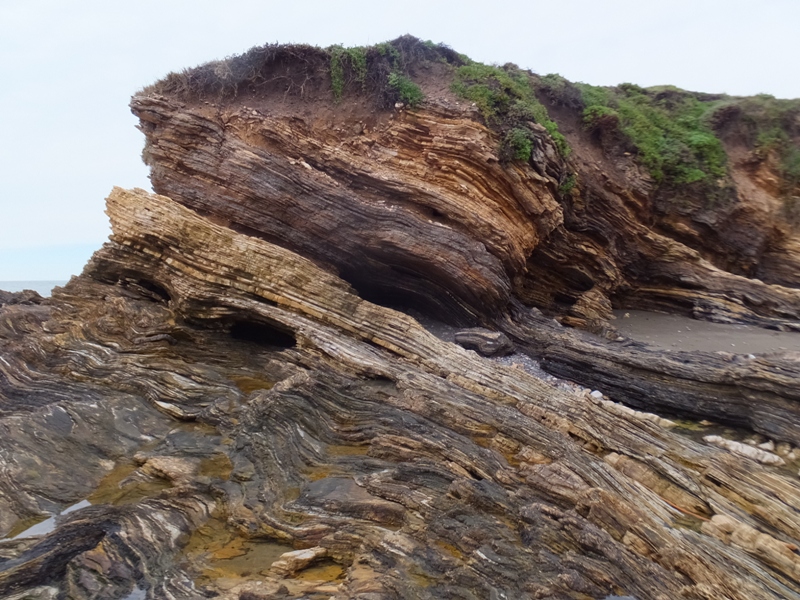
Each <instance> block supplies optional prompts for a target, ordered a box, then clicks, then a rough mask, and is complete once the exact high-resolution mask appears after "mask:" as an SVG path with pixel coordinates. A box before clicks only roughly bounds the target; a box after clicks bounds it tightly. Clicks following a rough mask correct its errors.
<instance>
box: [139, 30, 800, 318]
mask: <svg viewBox="0 0 800 600" xmlns="http://www.w3.org/2000/svg"><path fill="white" fill-rule="evenodd" d="M415 44H416V45H415ZM396 45H397V47H398V48H399V51H400V52H402V54H403V56H404V57H407V58H405V59H404V60H405V64H406V69H408V70H409V72H410V73H411V75H412V76H414V77H416V78H417V79H418V80H419V81H420V86H421V88H422V91H423V92H425V93H426V101H425V103H424V104H423V105H422V106H420V107H418V108H416V109H414V110H407V109H406V108H399V109H398V108H394V107H392V108H382V106H383V105H381V104H380V103H379V102H378V101H377V100H376V99H374V98H373V97H372V96H371V95H369V94H367V93H364V94H361V93H360V92H358V91H355V92H353V93H352V94H351V95H350V96H348V97H347V100H346V101H343V102H342V103H341V104H338V105H337V104H336V103H335V102H334V101H333V100H332V98H331V89H330V86H329V85H328V84H327V82H328V76H327V75H325V74H324V70H323V69H324V68H325V65H326V64H327V63H325V62H324V61H325V60H327V59H328V57H327V54H325V53H324V52H323V51H320V50H312V49H308V48H302V47H301V48H295V47H283V48H277V49H275V48H273V49H271V50H269V51H266V50H265V51H264V55H263V56H262V55H259V54H258V52H254V53H251V54H249V55H246V56H245V57H242V58H241V59H240V60H241V62H244V63H246V64H247V66H248V69H249V71H248V73H250V75H249V79H241V80H235V82H234V83H228V84H227V85H228V86H229V88H230V89H228V91H227V95H226V92H225V91H224V89H227V88H224V89H220V88H219V86H223V85H224V84H225V80H221V79H219V76H217V75H212V74H209V73H208V72H207V71H208V69H206V71H203V70H202V68H201V69H200V70H198V71H196V72H194V74H192V73H190V74H188V75H184V77H185V78H186V82H184V84H183V85H182V86H179V85H178V84H177V83H176V82H175V81H172V80H169V79H168V80H166V81H165V82H163V83H161V84H156V86H154V87H151V88H149V89H147V90H144V91H143V92H141V93H139V94H137V95H136V96H134V98H133V100H132V102H131V108H132V110H133V112H134V114H135V115H137V116H138V117H139V119H140V122H141V129H142V131H143V132H144V134H145V136H146V140H147V141H146V148H145V152H144V156H145V160H146V161H147V163H148V164H149V165H150V166H151V180H152V182H153V187H154V189H155V190H156V191H157V192H158V193H161V194H163V195H166V196H169V197H171V198H173V199H175V200H177V201H178V202H180V203H182V204H184V205H186V206H189V207H190V208H193V209H194V210H197V211H198V212H200V213H201V214H208V215H213V216H214V218H216V219H219V222H221V223H224V224H226V225H227V226H229V227H232V228H234V229H235V230H238V231H242V232H246V233H248V234H250V235H255V236H258V237H261V238H262V239H266V240H269V241H273V242H275V243H278V244H280V245H282V246H284V247H286V248H289V249H291V250H293V251H295V252H297V253H299V254H301V255H303V256H307V257H309V258H311V259H312V260H315V261H317V262H318V263H319V264H322V265H327V266H328V267H330V268H333V269H335V270H336V271H337V272H338V274H339V275H340V276H341V277H342V278H343V279H345V280H346V281H348V282H350V283H351V284H352V285H353V286H354V287H355V288H356V289H357V290H358V291H359V293H360V294H361V295H362V296H364V297H365V298H369V299H371V300H375V301H377V302H381V303H384V304H386V303H389V304H392V305H400V304H411V305H415V306H421V307H425V309H426V310H427V311H428V312H432V313H434V314H437V315H438V316H439V317H440V318H442V319H444V320H449V321H452V322H455V323H459V324H477V323H483V324H486V321H487V320H489V319H491V318H493V317H494V316H496V315H497V314H500V313H502V312H503V311H504V310H505V308H506V307H507V304H508V302H509V300H510V298H515V299H519V300H521V301H522V302H524V303H525V304H527V305H530V306H536V307H538V308H540V309H542V310H544V311H545V312H547V313H549V314H553V315H556V316H558V317H559V318H560V319H561V320H562V321H564V322H566V323H568V324H571V325H578V326H591V327H595V328H602V326H603V323H604V322H605V321H606V320H607V319H608V318H609V317H610V310H611V306H612V301H613V302H614V303H616V304H618V305H619V306H620V307H628V306H636V307H638V308H654V309H668V310H672V311H680V312H682V313H686V314H689V315H691V316H695V317H697V318H713V319H715V320H722V321H740V322H742V321H746V322H752V323H758V324H761V325H771V326H774V327H778V326H790V325H791V323H792V322H796V321H797V320H798V319H799V318H800V292H798V291H797V290H796V289H787V288H785V287H781V286H777V285H768V284H765V283H762V282H761V281H759V280H755V279H748V278H746V277H743V276H742V275H743V274H746V273H747V272H748V270H749V271H758V269H759V268H761V267H758V264H760V263H758V262H757V259H756V258H753V257H751V258H750V259H749V260H750V263H751V265H750V267H749V268H748V269H745V268H744V267H741V268H738V267H737V268H733V267H730V270H725V267H727V266H728V265H727V264H723V263H725V262H726V260H725V258H724V256H726V255H725V252H724V251H723V250H719V251H717V252H716V253H715V252H713V251H712V250H711V249H710V245H712V244H713V243H714V242H713V240H716V239H717V238H718V236H715V237H712V236H711V235H710V234H707V232H706V230H707V229H709V228H710V229H712V230H714V229H716V226H717V225H719V227H720V228H721V229H723V230H724V231H728V232H731V233H730V236H731V237H732V238H734V237H735V235H734V233H735V232H740V231H743V230H745V229H746V228H747V227H750V226H751V225H752V223H751V221H752V219H750V218H749V217H748V215H752V213H753V212H754V211H755V210H756V207H757V206H759V203H760V204H764V203H765V202H766V200H765V199H764V195H765V194H766V192H764V190H763V188H759V187H758V186H757V185H756V183H754V180H753V176H752V175H751V174H749V173H750V171H747V170H746V169H745V168H744V167H742V166H741V165H738V163H737V164H736V165H734V166H738V168H732V169H731V173H732V174H733V175H732V178H733V180H734V183H735V182H738V184H739V189H738V191H736V192H735V193H736V194H738V196H736V197H737V198H738V200H737V201H736V202H734V204H733V206H730V205H725V206H718V207H717V208H716V209H715V210H716V212H715V211H714V209H709V208H707V207H706V208H704V209H703V210H700V209H699V208H698V209H696V210H694V212H693V211H692V209H691V198H689V199H687V200H686V201H685V202H684V204H686V203H689V204H688V205H687V207H686V209H685V210H683V211H682V212H685V213H688V215H689V217H692V215H693V217H694V218H695V220H696V221H697V222H705V223H707V224H708V225H705V226H704V227H705V228H704V229H699V227H700V226H699V225H696V227H695V228H694V229H692V228H691V227H690V226H689V225H688V224H687V223H695V221H693V220H692V218H687V217H685V216H684V217H682V216H681V215H680V214H678V213H679V212H681V211H678V213H676V207H678V206H681V202H683V200H682V198H683V196H681V198H679V199H677V200H675V201H674V202H673V203H672V205H670V206H668V207H666V208H664V207H663V206H662V205H664V204H665V203H664V201H663V199H662V198H661V196H663V195H664V193H666V192H664V191H663V190H661V189H659V190H655V186H654V181H653V180H652V178H650V177H649V176H648V175H647V173H646V172H644V171H643V169H640V168H637V166H636V164H635V163H634V161H633V158H632V157H630V156H627V157H626V156H624V155H623V150H624V148H625V146H623V145H620V144H617V145H616V146H614V145H613V144H611V143H610V142H608V141H604V140H602V139H601V140H600V141H599V142H598V141H596V140H595V139H594V138H593V137H592V135H593V134H592V133H591V132H587V131H585V130H583V129H582V128H581V126H580V117H579V115H574V114H572V113H571V112H569V111H568V110H567V109H562V110H561V111H560V112H554V115H555V118H556V119H557V120H559V121H560V122H561V124H562V128H563V130H564V132H565V134H566V136H567V140H568V141H569V143H570V144H571V146H572V147H573V148H574V151H573V153H572V155H571V156H570V158H569V162H568V163H565V162H564V160H563V159H562V158H561V157H560V156H559V153H558V150H557V148H556V145H555V144H554V142H553V140H552V139H551V137H550V135H549V134H548V132H547V130H546V129H545V128H544V127H541V126H538V125H536V124H533V125H534V126H532V127H531V128H530V129H529V130H528V131H527V135H528V136H529V138H530V144H531V145H532V147H533V149H534V150H533V151H532V153H531V158H530V159H529V160H528V161H527V162H524V161H510V162H509V161H504V160H502V157H501V156H500V154H501V153H500V151H499V149H500V148H501V144H500V141H501V140H500V139H498V138H499V136H498V133H497V132H496V131H495V129H493V128H492V127H491V126H490V125H491V123H486V120H485V119H484V118H483V117H482V115H481V113H480V111H479V110H478V108H476V107H475V103H471V104H470V103H469V102H465V101H463V100H459V98H458V97H456V96H455V95H454V94H453V92H452V91H450V90H449V89H448V84H449V82H451V81H452V80H453V73H452V72H453V69H455V67H456V66H457V65H458V64H460V63H459V60H461V59H453V58H452V57H451V56H450V55H448V54H445V55H437V54H435V53H434V55H433V56H431V57H429V58H427V59H426V58H425V55H424V54H423V56H422V57H418V58H415V56H416V55H415V54H414V52H415V51H416V52H421V51H422V50H420V44H419V42H417V41H415V40H408V39H401V40H398V42H397V43H396ZM427 52H433V50H430V49H427ZM448 59H449V60H450V61H451V63H452V64H450V63H448V62H447V60H448ZM365 60H366V61H367V65H368V68H370V69H371V70H370V71H369V72H370V73H371V72H372V69H373V68H374V69H378V67H379V66H380V64H381V63H380V60H381V56H380V55H379V53H378V52H377V51H373V52H372V54H370V53H367V54H366V55H365ZM442 61H444V63H443V62H442ZM237 64H238V63H237ZM235 66H236V64H233V65H232V66H231V68H234V67H235ZM240 68H241V66H240ZM217 71H219V69H217ZM217 71H213V73H216V72H217ZM320 71H322V74H321V73H320ZM201 76H206V77H212V79H213V78H214V77H216V78H217V79H216V80H215V81H217V84H218V85H217V86H215V85H212V84H210V83H206V84H204V85H203V86H200V84H195V85H196V86H200V87H195V88H192V87H191V85H192V81H193V78H194V79H201ZM175 77H177V76H175ZM279 77H280V78H282V79H281V81H282V82H283V83H282V84H280V85H278V84H274V85H272V84H268V83H265V82H269V81H276V80H278V78H279ZM298 80H300V81H305V82H306V83H305V86H304V87H303V88H302V90H301V89H300V86H299V85H297V81H298ZM353 87H355V86H353ZM185 88H188V89H194V90H195V91H194V92H193V93H190V92H189V91H186V89H185ZM400 106H402V103H400ZM799 114H800V113H799ZM729 129H730V126H729ZM729 137H734V136H733V134H731V135H729ZM731 143H733V142H731ZM739 146H741V144H739ZM739 146H737V148H739ZM604 148H607V152H606V153H605V154H604V153H603V149H604ZM731 152H732V153H733V152H734V151H733V146H732V150H731ZM627 154H628V155H630V152H628V153H627ZM739 154H741V151H740V152H739ZM751 170H752V169H751ZM570 172H572V173H573V175H572V177H573V178H574V179H573V181H577V182H578V183H577V185H576V186H575V187H573V189H572V190H571V191H569V192H567V191H566V188H565V187H564V183H563V182H564V180H565V178H566V176H567V173H570ZM734 183H732V184H731V185H734ZM754 190H759V191H758V193H757V192H756V191H754ZM682 193H683V192H682V191H681V194H682ZM732 193H734V192H732ZM659 194H660V195H659ZM768 204H769V210H768V211H767V208H766V207H765V208H763V210H762V211H761V212H762V213H764V211H767V212H768V213H769V216H770V218H769V219H768V218H767V217H766V216H763V217H762V218H761V219H760V220H759V221H760V222H758V223H757V224H756V227H755V229H752V231H753V235H754V236H760V239H761V240H762V241H761V242H759V243H758V244H754V242H753V240H748V239H744V238H743V236H744V233H742V234H741V235H739V237H736V241H735V243H734V241H730V240H729V243H728V248H729V249H728V252H727V255H738V254H737V252H738V253H739V254H741V253H742V252H744V251H745V250H746V251H750V252H751V253H753V252H757V253H758V254H759V255H765V256H767V255H769V256H772V255H774V254H776V253H777V254H778V255H780V256H785V257H786V261H788V263H787V266H786V267H781V269H783V271H791V267H790V266H788V265H789V264H795V263H794V262H792V261H796V260H798V258H797V257H798V256H800V255H796V254H793V253H792V252H793V251H791V250H790V247H791V248H793V247H794V246H792V245H791V244H792V242H791V241H790V240H791V239H793V238H791V237H790V230H791V227H790V226H789V225H784V226H783V230H784V233H785V234H786V235H784V236H783V237H781V235H780V234H779V233H778V229H777V223H778V217H779V216H780V211H779V210H778V205H779V204H780V200H779V199H778V198H774V197H772V198H771V200H770V201H769V203H768ZM664 211H668V214H666V215H664V214H662V213H663V212H664ZM734 213H735V216H732V215H733V214H734ZM765 214H766V213H765ZM732 223H734V224H732ZM684 230H685V231H684ZM682 232H683V233H682ZM756 232H758V233H756ZM787 236H789V237H787ZM767 239H771V240H773V241H774V244H773V245H772V246H770V245H769V244H767V242H766V241H765V240H767ZM704 240H709V241H708V243H706V242H705V241H704ZM775 240H780V241H775ZM684 242H687V243H688V245H687V243H684ZM719 244H722V242H719ZM719 244H717V245H718V246H719ZM787 244H788V246H787ZM731 246H735V248H731ZM756 249H758V250H756ZM743 261H744V259H742V260H740V261H739V263H742V262H743ZM727 262H728V263H735V262H736V261H735V260H734V259H733V258H731V259H730V260H728V261H727ZM774 263H775V261H771V262H770V261H766V262H765V263H764V264H765V266H764V267H763V268H762V271H767V270H772V271H774V270H775V269H777V268H778V267H776V266H766V265H767V264H774ZM772 271H770V272H772ZM783 271H782V272H783ZM768 280H769V281H778V282H780V283H782V284H788V285H796V284H797V281H795V280H794V279H792V278H791V277H788V278H787V277H782V278H781V277H777V276H776V277H773V278H771V279H770V278H768Z"/></svg>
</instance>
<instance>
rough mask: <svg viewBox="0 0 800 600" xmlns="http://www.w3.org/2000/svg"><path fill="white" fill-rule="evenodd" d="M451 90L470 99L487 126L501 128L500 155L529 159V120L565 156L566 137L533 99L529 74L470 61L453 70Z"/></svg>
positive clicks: (530, 147) (510, 66)
mask: <svg viewBox="0 0 800 600" xmlns="http://www.w3.org/2000/svg"><path fill="white" fill-rule="evenodd" d="M452 89H453V92H455V93H456V94H457V95H458V96H460V97H461V98H464V99H465V100H470V101H472V102H474V103H475V105H476V106H477V107H478V109H479V110H480V111H481V114H482V115H483V118H484V120H485V121H486V123H487V124H488V125H490V126H493V127H495V128H499V129H500V130H501V133H502V134H503V136H504V137H503V143H502V148H501V157H503V158H506V159H511V160H522V161H527V160H528V159H529V158H530V156H531V151H532V149H533V146H532V144H533V134H532V132H531V130H530V127H529V126H528V123H529V122H533V123H538V124H539V125H542V126H543V127H544V128H545V129H547V132H548V133H549V134H550V137H552V138H553V141H554V142H555V145H556V148H558V151H559V152H560V153H561V155H562V156H564V157H566V156H568V155H569V153H570V147H569V144H567V140H566V138H565V137H564V136H563V135H562V134H561V132H560V131H559V130H558V125H557V124H556V123H555V122H554V121H553V120H552V119H551V118H550V115H549V114H548V113H547V109H546V108H545V107H544V105H543V104H542V103H541V102H539V100H538V99H537V98H536V94H535V91H534V87H533V82H532V80H531V76H530V75H529V74H528V73H526V72H524V71H523V70H522V69H520V68H519V67H517V66H516V65H511V64H507V65H504V66H502V67H498V66H493V65H485V64H482V63H478V62H472V61H470V62H468V63H467V64H465V65H463V66H460V67H458V68H457V69H456V73H455V81H454V82H453V86H452Z"/></svg>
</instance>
